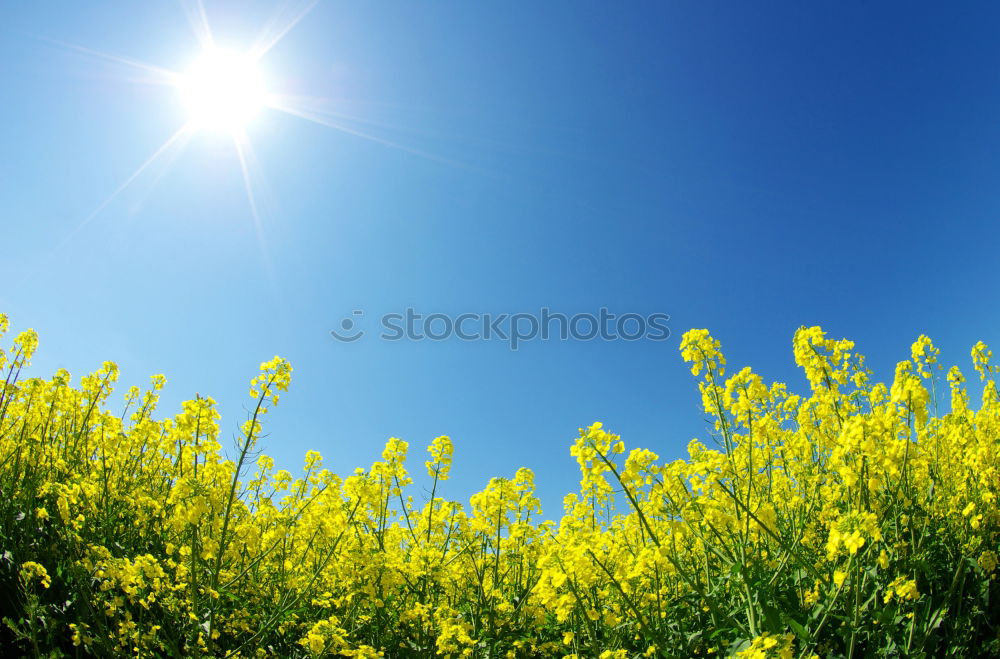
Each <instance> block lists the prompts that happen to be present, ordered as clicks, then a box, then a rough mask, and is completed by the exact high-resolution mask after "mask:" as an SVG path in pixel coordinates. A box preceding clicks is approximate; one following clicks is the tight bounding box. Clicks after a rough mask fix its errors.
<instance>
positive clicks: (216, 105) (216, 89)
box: [177, 47, 268, 133]
mask: <svg viewBox="0 0 1000 659" xmlns="http://www.w3.org/2000/svg"><path fill="white" fill-rule="evenodd" d="M177 88H178V90H179V91H180V94H181V98H182V100H183V101H184V105H185V107H186V108H187V111H188V114H189V115H190V117H191V121H192V123H193V124H194V125H195V126H197V127H198V128H202V129H208V130H213V131H220V132H229V133H238V132H240V131H242V130H243V129H244V128H245V127H246V126H247V124H249V123H250V122H251V121H252V120H253V119H254V118H255V117H256V116H257V115H258V114H259V113H260V111H261V109H262V108H263V107H264V106H265V105H266V104H267V98H268V94H267V92H266V89H265V86H264V79H263V76H262V75H261V72H260V70H259V68H258V66H257V61H256V58H254V57H253V56H252V55H250V54H244V53H238V52H234V51H231V50H225V49H222V48H214V47H213V48H210V49H208V50H206V51H205V52H203V53H202V54H201V56H200V57H199V58H198V59H197V60H196V61H195V62H194V64H193V65H192V66H191V68H190V69H189V70H188V72H187V73H186V74H184V75H181V76H179V78H178V81H177Z"/></svg>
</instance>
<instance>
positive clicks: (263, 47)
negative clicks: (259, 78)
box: [250, 0, 319, 59]
mask: <svg viewBox="0 0 1000 659" xmlns="http://www.w3.org/2000/svg"><path fill="white" fill-rule="evenodd" d="M317 4H319V0H307V2H305V3H304V4H303V6H302V7H300V8H299V10H298V11H297V12H295V13H293V14H292V17H291V18H290V19H288V20H285V21H284V22H281V21H280V19H281V18H282V15H283V14H286V13H288V12H286V11H284V10H285V8H286V7H287V6H288V3H287V2H285V3H283V4H282V5H281V6H280V7H279V8H278V10H277V11H275V12H274V14H273V15H272V16H271V19H270V20H269V21H268V22H267V25H265V26H264V28H263V29H262V30H261V32H260V35H259V36H258V37H257V40H256V42H255V43H254V45H253V47H252V48H251V49H250V54H251V55H252V56H253V57H254V58H255V59H260V58H261V57H263V56H264V55H265V54H267V52H268V51H270V50H271V49H272V48H274V46H275V45H277V43H278V42H279V41H281V40H282V39H283V38H284V36H285V35H286V34H288V32H289V31H290V30H291V29H292V28H293V27H295V26H296V25H298V24H299V21H301V20H302V19H303V18H305V17H306V15H307V14H309V12H311V11H312V10H313V8H314V7H315V6H316V5H317Z"/></svg>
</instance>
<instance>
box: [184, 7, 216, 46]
mask: <svg viewBox="0 0 1000 659" xmlns="http://www.w3.org/2000/svg"><path fill="white" fill-rule="evenodd" d="M180 5H181V9H182V10H183V11H184V15H185V16H186V17H187V21H188V24H189V25H190V26H191V30H192V31H193V32H194V38H195V39H197V40H198V45H199V46H201V49H202V50H208V49H210V48H212V47H214V46H215V37H214V36H212V28H211V26H210V25H209V23H208V15H207V14H206V13H205V3H204V2H203V1H202V0H180Z"/></svg>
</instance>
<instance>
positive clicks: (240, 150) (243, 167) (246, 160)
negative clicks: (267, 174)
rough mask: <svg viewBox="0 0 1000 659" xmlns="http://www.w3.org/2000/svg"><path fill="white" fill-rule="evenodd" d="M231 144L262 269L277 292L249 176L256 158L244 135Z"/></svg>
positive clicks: (240, 134)
mask: <svg viewBox="0 0 1000 659" xmlns="http://www.w3.org/2000/svg"><path fill="white" fill-rule="evenodd" d="M233 144H234V145H235V146H236V154H237V155H238V156H239V160H240V171H241V173H242V174H243V187H244V188H245V190H246V193H247V202H248V203H249V205H250V214H251V216H252V217H253V225H254V231H255V233H256V236H257V246H258V247H259V248H260V255H261V259H262V260H263V262H264V269H265V271H266V272H267V280H268V283H269V284H270V285H271V288H272V289H274V290H275V291H277V288H278V280H277V277H276V276H275V272H274V266H273V264H272V262H271V254H270V252H269V251H268V249H267V239H266V237H265V235H264V223H263V222H262V221H261V216H260V209H259V208H258V205H257V196H256V195H255V194H254V191H253V179H252V177H251V175H250V168H251V166H253V167H254V168H255V169H260V168H259V167H258V166H257V158H256V156H255V155H254V152H253V147H252V146H251V144H250V140H249V139H248V138H247V136H246V134H245V133H242V132H241V133H234V134H233Z"/></svg>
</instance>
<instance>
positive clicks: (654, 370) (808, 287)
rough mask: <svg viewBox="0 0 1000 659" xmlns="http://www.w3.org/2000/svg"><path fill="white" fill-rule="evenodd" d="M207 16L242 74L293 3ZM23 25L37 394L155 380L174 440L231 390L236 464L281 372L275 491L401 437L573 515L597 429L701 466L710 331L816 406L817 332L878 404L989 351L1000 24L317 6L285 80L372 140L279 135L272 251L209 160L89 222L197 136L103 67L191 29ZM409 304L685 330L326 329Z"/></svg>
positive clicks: (596, 9) (263, 195)
mask: <svg viewBox="0 0 1000 659" xmlns="http://www.w3.org/2000/svg"><path fill="white" fill-rule="evenodd" d="M190 6H191V5H190V4H189V5H188V8H190ZM205 6H206V11H207V16H208V18H209V21H210V24H211V26H212V28H213V31H214V33H215V35H216V38H217V40H218V41H220V42H223V43H226V44H227V45H229V46H231V47H234V48H242V47H245V46H247V45H248V44H249V43H250V42H251V41H252V40H253V39H254V38H255V36H257V34H258V32H259V30H260V29H261V27H262V26H264V25H265V24H267V22H268V19H269V17H271V16H272V15H273V13H274V12H275V10H282V11H284V15H285V16H287V15H290V14H294V11H295V10H296V9H297V8H298V7H301V6H302V5H295V4H294V3H285V4H284V5H282V4H280V3H271V2H239V3H237V2H221V1H214V0H206V4H205ZM0 18H2V21H0V24H2V26H3V27H2V28H0V29H2V31H3V35H2V38H0V79H2V80H3V82H4V85H3V96H2V100H3V102H2V104H0V147H2V153H3V157H2V158H0V202H2V215H0V217H2V218H3V240H4V252H3V257H2V259H0V276H2V277H3V281H4V282H5V285H4V286H3V287H2V288H0V310H2V311H3V312H5V313H7V314H9V315H10V316H11V318H12V321H13V323H14V326H15V328H16V329H23V328H26V327H29V326H30V327H34V328H35V329H36V330H38V331H39V333H40V335H41V342H42V343H41V350H40V353H39V355H38V357H37V358H36V360H35V368H34V373H35V374H37V375H45V376H47V375H49V374H50V373H51V372H52V371H54V370H55V369H56V368H59V367H65V368H68V369H69V370H70V371H71V372H72V373H73V374H74V376H80V375H83V374H84V373H86V372H89V371H91V370H93V369H95V368H97V367H98V366H99V365H100V363H101V362H102V361H103V360H105V359H111V360H114V361H117V362H118V363H119V365H120V366H121V367H122V371H123V377H122V381H123V384H124V385H128V384H133V383H144V382H146V380H147V378H148V376H149V375H152V374H154V373H164V374H166V375H167V379H168V387H167V391H166V393H165V396H164V399H163V401H164V402H163V406H162V407H161V413H162V414H169V415H173V414H174V413H175V412H176V411H177V409H178V406H179V402H180V401H181V400H182V399H185V398H189V397H192V396H193V395H194V394H195V392H198V393H200V394H202V395H211V396H213V397H214V398H216V399H217V400H218V401H219V405H220V409H221V411H222V413H223V417H224V426H223V430H224V434H225V436H227V437H228V436H231V435H232V433H234V432H235V431H236V429H237V426H238V424H239V422H241V421H242V420H244V418H245V412H244V409H243V408H244V406H245V405H246V404H247V401H248V399H246V398H245V396H246V383H247V381H248V380H249V379H250V378H251V377H252V376H253V375H254V374H255V372H256V367H257V365H258V364H259V363H260V362H261V361H262V360H264V359H268V358H270V357H271V356H273V355H275V354H280V355H282V356H284V357H287V358H288V359H289V360H291V362H292V363H293V366H294V368H295V374H294V380H293V385H292V389H291V391H290V392H289V393H288V394H287V395H286V396H284V397H283V398H282V401H281V405H280V407H279V408H278V409H277V410H276V411H275V412H274V413H273V414H272V415H270V416H269V418H268V419H267V422H268V429H269V432H270V434H269V436H268V438H267V439H266V440H265V445H264V446H263V448H264V450H265V452H267V453H269V454H271V455H274V456H275V457H276V459H277V461H278V463H279V464H282V465H286V466H289V467H293V468H294V467H295V466H297V465H299V464H300V463H301V456H302V455H303V454H304V452H305V451H306V450H308V449H317V450H319V451H320V452H322V453H323V455H324V457H325V458H326V464H327V465H328V466H329V467H331V468H333V469H334V470H335V471H338V472H340V473H344V472H348V471H350V470H351V469H352V468H353V467H355V466H358V465H367V464H369V463H370V462H371V461H372V460H374V459H376V458H377V456H378V454H379V452H380V450H381V447H382V445H383V443H384V441H385V439H386V438H388V437H390V436H398V437H401V438H403V439H405V440H407V441H409V442H410V443H411V448H412V450H413V451H414V453H415V455H414V459H413V460H412V466H413V469H414V471H422V461H423V455H422V450H423V447H424V446H426V445H427V444H428V443H429V442H430V440H431V439H433V438H434V437H435V436H437V435H439V434H448V435H450V436H452V438H453V439H454V441H455V443H456V463H455V469H454V479H453V481H452V482H450V483H449V484H448V487H447V488H446V489H445V495H447V496H451V497H454V498H460V499H466V498H467V497H468V495H469V494H471V493H472V492H474V491H476V490H477V489H479V488H481V487H482V486H483V485H484V484H485V482H486V481H487V479H488V478H489V477H490V476H495V475H499V476H510V475H512V474H513V472H514V471H515V470H516V468H517V467H519V466H522V465H524V466H529V467H531V468H533V469H534V470H535V472H536V475H537V478H538V481H539V489H540V492H541V494H542V497H543V502H544V503H545V506H546V512H547V514H549V515H555V514H558V505H559V502H560V500H561V497H562V495H563V494H564V493H566V492H568V491H571V490H572V489H573V488H574V487H576V482H577V480H578V473H577V472H576V470H575V464H574V462H573V459H572V458H571V457H570V456H569V453H568V447H569V445H570V443H571V442H572V440H573V438H574V437H575V435H576V432H577V428H578V427H580V426H584V425H587V424H590V423H591V422H593V421H596V420H601V421H603V422H604V423H605V424H606V425H607V426H608V427H609V428H611V429H612V430H614V431H616V432H619V433H620V434H622V436H623V438H624V439H625V441H626V443H627V444H628V445H629V446H633V447H634V446H642V447H647V448H650V449H652V450H654V451H656V452H657V453H659V454H660V456H661V457H662V458H663V459H665V460H667V459H674V458H677V457H682V456H683V454H684V447H685V445H686V444H687V442H688V441H689V440H690V439H691V438H692V437H700V438H702V439H707V427H706V423H705V421H704V418H703V415H702V413H701V410H700V409H699V398H698V394H697V388H696V384H695V381H694V380H693V378H692V377H691V376H690V374H689V372H688V370H687V369H686V368H685V366H684V365H683V363H682V362H681V360H680V357H679V353H678V351H677V346H678V343H679V340H680V336H681V334H682V333H683V332H684V331H685V330H687V329H689V328H692V327H707V328H709V329H710V330H711V331H712V333H713V334H714V335H715V336H716V337H717V338H719V339H720V340H721V341H722V342H723V346H724V349H725V351H726V353H727V356H728V358H729V361H730V364H731V365H732V366H737V367H738V366H742V365H744V364H750V365H751V366H753V367H754V369H755V370H757V371H758V372H760V373H761V374H762V375H763V376H764V377H765V378H767V379H777V380H781V381H786V382H788V383H789V385H790V386H791V387H792V388H793V389H801V388H803V386H804V378H803V377H802V376H801V374H800V373H799V372H798V371H797V370H796V369H795V367H794V363H793V361H792V357H791V337H792V334H793V332H794V330H795V329H796V328H797V327H798V326H800V325H814V324H819V325H822V326H823V327H824V328H825V329H826V330H828V332H829V333H830V334H831V335H833V336H836V337H849V338H852V339H854V340H855V341H857V343H858V348H859V350H860V351H861V352H863V353H865V354H867V355H868V356H869V358H870V360H871V363H872V364H873V365H874V366H875V367H876V369H877V370H878V375H880V376H881V377H882V378H884V379H891V377H892V367H893V365H894V363H895V362H896V361H897V360H899V359H904V358H906V357H907V356H908V354H909V345H910V343H911V342H912V341H913V340H914V339H915V338H916V337H917V336H918V335H919V334H921V333H926V334H928V335H930V336H931V337H932V338H933V339H934V340H935V342H936V343H937V344H938V346H939V347H940V348H942V352H943V356H944V361H945V362H946V363H956V362H957V363H959V364H960V365H961V366H963V367H966V366H967V364H968V350H969V347H970V346H971V344H972V343H974V342H975V341H976V340H980V339H982V340H984V341H986V342H988V343H992V344H998V343H1000V341H998V338H1000V337H998V330H997V327H998V326H997V318H996V314H997V312H996V307H995V304H994V301H995V299H996V298H995V291H996V290H997V284H998V282H997V279H998V274H997V270H996V262H997V260H996V257H995V254H996V248H997V246H998V244H1000V243H998V238H1000V229H998V223H997V221H996V220H997V214H998V209H1000V199H998V196H997V193H996V190H997V185H996V182H997V179H998V175H1000V84H998V76H997V71H1000V66H998V65H1000V61H998V60H1000V43H998V42H997V40H996V36H995V35H996V27H997V25H998V22H1000V8H998V7H997V6H996V5H991V4H987V3H983V4H979V5H976V4H970V5H964V6H963V9H962V11H953V12H947V11H944V9H943V8H942V6H941V5H940V4H932V3H906V4H905V5H904V4H893V3H872V2H869V3H860V2H854V3H777V2H774V3H764V4H759V3H717V2H704V3H691V2H683V3H680V2H678V3H659V2H635V3H627V4H613V3H606V2H549V3H460V2H439V3H413V2H401V1H396V2H378V3H373V2H364V3H363V2H331V1H324V2H320V3H318V4H317V5H316V6H315V7H314V8H313V9H312V11H311V12H310V13H309V14H308V15H307V16H306V17H305V18H304V19H303V20H301V21H300V22H299V23H298V24H297V25H295V27H294V28H293V29H292V30H290V31H289V32H288V33H287V35H286V36H285V37H284V38H283V39H282V40H281V41H280V42H279V43H278V44H277V45H276V46H275V47H274V48H273V49H272V50H271V51H270V52H268V53H267V55H266V56H265V57H264V58H263V59H262V61H261V66H262V67H263V68H264V69H265V72H266V76H267V79H268V80H269V81H270V84H272V86H274V87H276V88H280V90H281V91H282V92H284V93H288V94H294V95H297V96H309V97H313V98H314V99H317V100H315V101H314V106H315V107H319V108H321V109H323V110H324V111H326V112H328V113H329V115H330V116H334V115H336V116H337V117H338V118H337V121H338V122H339V123H341V125H342V126H344V127H347V128H349V129H350V130H352V131H355V132H362V133H364V134H365V135H367V136H368V137H361V136H359V135H357V134H352V133H350V132H345V131H343V130H336V129H334V128H331V127H328V126H322V125H319V124H316V123H314V122H310V121H306V120H303V119H300V118H296V117H292V116H288V115H285V114H282V113H279V112H275V111H265V112H264V113H263V114H261V116H259V117H258V118H257V119H256V120H255V121H254V122H253V123H252V124H251V125H249V126H248V127H247V133H248V138H249V141H250V143H251V144H252V147H253V150H254V155H255V160H254V167H253V168H252V171H251V175H252V176H251V178H252V185H253V190H254V193H255V199H256V201H257V203H258V207H259V211H260V230H259V231H258V230H257V229H256V228H255V223H254V220H253V216H252V213H251V210H250V206H249V204H248V201H247V196H246V191H245V187H244V181H243V178H242V175H241V170H240V166H239V159H238V157H237V155H236V152H235V149H234V148H233V145H232V140H231V139H230V138H229V136H228V135H220V134H212V133H198V134H196V135H194V136H193V137H192V138H191V140H190V141H189V142H188V143H187V145H186V147H185V148H184V149H183V150H182V151H180V152H179V153H176V154H175V157H173V158H172V159H167V158H163V159H160V160H158V161H157V162H155V163H154V164H153V165H151V166H150V167H149V168H147V169H146V170H144V171H143V172H142V174H141V175H140V176H138V177H137V178H136V179H135V180H134V181H133V182H132V184H131V185H129V186H128V187H127V188H125V189H124V190H123V191H122V192H121V193H120V194H118V195H117V196H115V197H114V198H113V199H112V200H111V201H110V203H108V204H107V205H106V206H104V207H103V208H102V210H101V211H100V212H99V213H97V214H96V215H94V216H93V217H92V218H91V219H90V220H89V221H85V220H87V218H88V217H90V216H91V215H92V213H93V211H94V210H95V209H97V208H99V207H101V206H102V204H103V203H104V202H105V200H107V199H108V197H109V196H110V195H111V194H112V193H113V192H115V190H116V189H118V188H119V186H121V185H122V183H123V182H124V181H126V180H127V179H128V178H129V176H130V175H131V174H132V173H133V172H134V171H135V170H136V168H137V167H139V165H141V164H142V163H143V162H144V161H145V160H146V159H147V158H148V157H149V156H150V155H151V154H152V153H153V152H154V151H156V149H157V148H159V146H160V145H161V144H163V143H164V141H165V140H167V139H168V138H169V137H170V136H171V135H172V134H173V133H174V132H175V131H176V130H177V129H178V128H179V127H180V126H181V125H182V124H184V122H185V121H186V117H185V109H184V107H183V105H182V103H181V102H180V101H179V100H178V95H177V92H176V90H175V89H173V88H171V87H169V86H162V85H149V84H145V82H144V80H143V79H144V78H145V77H147V76H145V75H144V74H142V73H141V72H139V71H138V70H136V69H134V68H131V67H129V66H126V65H123V64H121V63H116V62H113V61H111V60H108V59H107V58H101V57H98V56H95V55H93V54H88V53H86V52H84V51H83V50H80V49H81V48H82V49H89V50H91V51H99V52H102V53H106V54H110V55H113V56H117V57H123V58H128V59H131V60H137V61H142V62H148V63H151V64H155V65H157V66H162V67H165V68H169V69H179V68H183V67H184V66H186V63H187V62H189V61H190V60H191V59H192V57H194V56H195V55H196V54H197V52H198V50H199V45H198V41H197V39H196V38H195V36H194V33H193V32H192V29H191V27H190V25H189V23H188V21H187V17H186V14H185V6H184V5H182V4H179V3H176V2H145V3H134V2H102V3H89V4H87V5H86V6H84V5H82V4H80V3H70V2H48V3H7V4H6V5H5V6H4V7H3V8H2V9H0ZM70 46H76V47H78V48H71V47H70ZM345 117H349V118H350V119H347V118H345ZM371 138H375V139H371ZM81 223H82V224H81ZM262 246H263V247H262ZM407 307H412V308H414V309H416V310H418V311H419V312H422V313H433V312H441V313H446V314H452V315H457V314H459V313H463V312H489V313H504V312H537V311H538V309H539V308H541V307H548V308H550V309H552V310H553V311H558V312H563V313H567V314H573V313H585V312H589V313H596V312H597V310H598V309H599V308H601V307H607V308H608V309H610V310H611V311H612V312H615V313H626V312H636V313H640V314H643V315H646V314H650V313H654V312H661V313H667V314H670V316H671V320H670V323H669V324H670V328H671V331H672V333H673V335H672V337H671V338H670V339H669V340H667V341H661V342H655V341H636V342H626V341H611V342H607V341H600V340H597V341H566V342H559V341H548V342H541V341H534V342H529V343H526V344H525V345H523V346H522V347H521V348H520V349H519V350H517V351H516V352H513V351H511V350H510V349H509V348H508V346H507V345H506V344H505V343H503V342H497V341H492V342H483V341H480V342H461V341H457V340H451V341H444V342H427V341H423V342H414V341H404V342H386V341H380V340H379V339H378V338H377V336H375V335H374V333H370V334H369V335H367V336H365V337H364V339H363V340H360V341H357V342H355V343H349V344H345V343H339V342H337V341H334V340H333V339H332V338H331V336H330V335H329V330H330V329H334V328H337V327H338V326H339V323H340V321H341V320H342V319H343V318H345V317H347V316H350V315H351V312H352V311H353V310H356V309H362V310H364V311H365V322H367V323H369V325H371V324H373V323H374V320H375V319H376V318H377V317H378V316H379V315H381V314H383V313H389V312H402V311H403V310H405V309H406V308H407ZM367 329H369V330H373V329H375V328H374V327H368V328H367ZM965 370H966V371H968V372H971V368H966V369H965ZM123 389H124V387H123Z"/></svg>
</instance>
